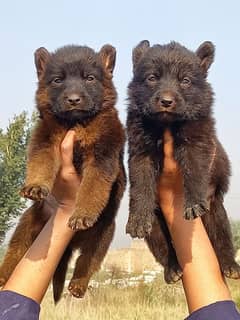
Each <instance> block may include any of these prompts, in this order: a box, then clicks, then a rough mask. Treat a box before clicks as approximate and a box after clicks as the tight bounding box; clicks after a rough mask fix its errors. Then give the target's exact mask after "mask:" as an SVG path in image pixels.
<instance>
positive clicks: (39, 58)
mask: <svg viewBox="0 0 240 320" xmlns="http://www.w3.org/2000/svg"><path fill="white" fill-rule="evenodd" d="M50 56H51V54H50V53H49V52H48V51H47V49H45V48H44V47H41V48H38V49H37V50H36V51H35V53H34V59H35V66H36V69H37V75H38V79H40V78H41V77H42V76H43V74H44V72H45V69H46V64H47V62H48V60H49V58H50Z"/></svg>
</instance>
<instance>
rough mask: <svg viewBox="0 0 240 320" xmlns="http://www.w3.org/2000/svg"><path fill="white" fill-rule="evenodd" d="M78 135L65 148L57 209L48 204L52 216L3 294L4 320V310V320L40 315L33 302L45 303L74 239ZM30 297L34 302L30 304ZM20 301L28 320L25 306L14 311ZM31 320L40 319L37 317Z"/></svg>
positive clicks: (69, 136) (57, 187) (71, 133)
mask: <svg viewBox="0 0 240 320" xmlns="http://www.w3.org/2000/svg"><path fill="white" fill-rule="evenodd" d="M74 135H75V133H74V131H69V132H68V133H67V134H66V136H65V138H64V140H63V142H62V144H61V170H60V173H59V176H58V177H57V181H56V183H55V186H54V189H53V195H54V197H55V199H56V206H54V207H53V206H52V202H50V203H46V210H48V211H51V212H52V216H51V217H50V219H49V220H48V222H47V223H46V225H45V226H44V228H43V229H42V231H41V232H40V234H39V236H38V237H37V238H36V240H35V241H34V243H33V244H32V246H31V247H30V249H29V250H28V251H27V253H26V254H25V256H24V257H23V258H22V260H21V261H20V263H19V264H18V265H17V267H16V268H15V270H14V272H13V273H12V275H11V277H10V278H9V280H8V282H7V283H6V285H5V286H4V288H3V291H2V292H1V293H0V310H1V311H2V312H3V313H1V312H0V319H1V314H4V311H3V310H7V311H8V312H9V318H4V319H12V318H11V317H13V314H12V315H11V312H15V314H16V319H26V317H27V318H29V317H28V315H29V316H31V310H32V309H34V312H35V313H36V314H37V313H39V306H38V304H36V303H34V302H33V301H35V302H37V303H40V302H41V301H42V299H43V296H44V294H45V292H46V290H47V288H48V285H49V282H50V280H51V278H52V276H53V274H54V272H55V269H56V267H57V265H58V262H59V260H60V259H61V256H62V254H63V253H64V250H65V248H66V246H67V245H68V243H69V242H70V240H71V239H72V237H73V235H74V231H72V230H71V229H70V228H69V227H68V225H67V223H68V219H69V217H70V216H71V215H72V213H73V211H74V209H75V201H76V193H77V190H78V188H79V186H80V179H79V177H78V175H77V174H76V172H75V168H74V166H73V164H72V155H73V144H74ZM36 275H37V276H36ZM4 297H5V298H4ZM26 297H28V298H30V299H31V300H29V301H28V300H26ZM25 300H26V301H25ZM32 300H33V301H32ZM16 301H17V302H19V301H22V303H23V304H24V306H25V307H27V306H28V305H29V310H28V311H29V312H30V313H25V318H24V315H22V318H21V314H22V313H21V312H22V310H20V311H18V308H20V309H21V303H20V304H19V307H18V308H17V307H16V308H14V307H13V304H14V305H16ZM11 306H12V307H11ZM3 308H4V309H3ZM19 312H20V313H19ZM17 313H19V318H18V317H17ZM15 314H14V315H15ZM29 319H37V315H36V317H35V316H34V317H33V318H31V317H30V318H29Z"/></svg>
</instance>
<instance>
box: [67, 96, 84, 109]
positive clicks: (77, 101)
mask: <svg viewBox="0 0 240 320" xmlns="http://www.w3.org/2000/svg"><path fill="white" fill-rule="evenodd" d="M66 100H67V103H68V104H70V105H72V106H76V105H78V104H80V102H81V97H80V96H79V95H78V94H76V93H73V94H70V95H68V96H67V97H66Z"/></svg>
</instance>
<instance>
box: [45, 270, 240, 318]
mask: <svg viewBox="0 0 240 320" xmlns="http://www.w3.org/2000/svg"><path fill="white" fill-rule="evenodd" d="M99 277H101V275H99ZM104 278H105V277H104ZM229 286H230V288H231V292H232V295H233V299H234V300H235V301H236V302H237V304H238V307H239V308H240V286H239V281H229ZM206 290H207V288H206ZM187 314H188V312H187V307H186V302H185V297H184V294H183V290H182V286H181V283H180V282H179V284H177V285H166V284H165V283H164V281H163V279H162V276H159V277H158V278H157V279H156V280H155V281H154V282H152V283H150V284H144V283H140V284H139V286H137V287H128V288H124V289H119V288H117V287H116V286H113V285H109V286H104V287H103V286H102V287H100V288H98V289H91V290H88V292H87V293H86V295H85V297H84V298H83V299H80V300H78V299H76V298H72V297H70V296H69V295H68V294H67V291H66V293H65V294H64V297H63V298H62V299H61V300H60V302H59V304H58V305H57V306H56V307H55V306H54V303H53V299H52V295H51V292H50V290H49V292H48V293H47V295H46V297H45V299H44V301H43V304H42V311H41V317H40V319H41V320H47V319H48V320H52V319H56V320H63V319H71V320H77V319H78V320H79V319H81V320H90V319H91V320H110V319H111V320H128V319H129V320H130V319H131V320H146V319H148V320H165V319H166V320H169V319H174V320H178V319H179V320H180V319H181V320H183V319H184V318H185V317H186V316H187Z"/></svg>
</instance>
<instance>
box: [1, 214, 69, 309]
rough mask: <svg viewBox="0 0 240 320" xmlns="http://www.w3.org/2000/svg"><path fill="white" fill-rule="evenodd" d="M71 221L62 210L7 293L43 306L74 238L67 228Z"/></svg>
mask: <svg viewBox="0 0 240 320" xmlns="http://www.w3.org/2000/svg"><path fill="white" fill-rule="evenodd" d="M68 219H69V214H67V213H66V212H65V211H64V210H63V209H61V208H59V209H58V210H57V212H56V214H54V215H53V216H52V217H51V218H50V219H49V221H48V222H47V223H46V225H45V226H44V228H43V229H42V231H41V233H40V234H39V235H38V237H37V238H36V240H35V241H34V243H33V245H32V246H31V248H30V249H29V250H28V252H27V253H26V254H25V256H24V257H23V259H22V260H21V261H20V263H19V264H18V265H17V267H16V268H15V270H14V272H13V274H12V275H11V277H10V279H9V280H8V282H7V283H6V285H5V287H4V290H11V291H15V292H17V293H20V294H22V295H24V296H27V297H29V298H32V299H33V300H35V301H37V302H39V303H40V302H41V300H42V298H43V296H44V294H45V292H46V290H47V288H48V285H49V282H50V280H51V278H52V276H53V274H54V271H55V269H56V267H57V265H58V262H59V260H60V259H61V256H62V254H63V252H64V250H65V248H66V246H67V245H68V243H69V241H70V240H71V238H72V236H73V235H74V232H73V231H72V230H71V229H70V228H69V227H68V226H67V222H68Z"/></svg>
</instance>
